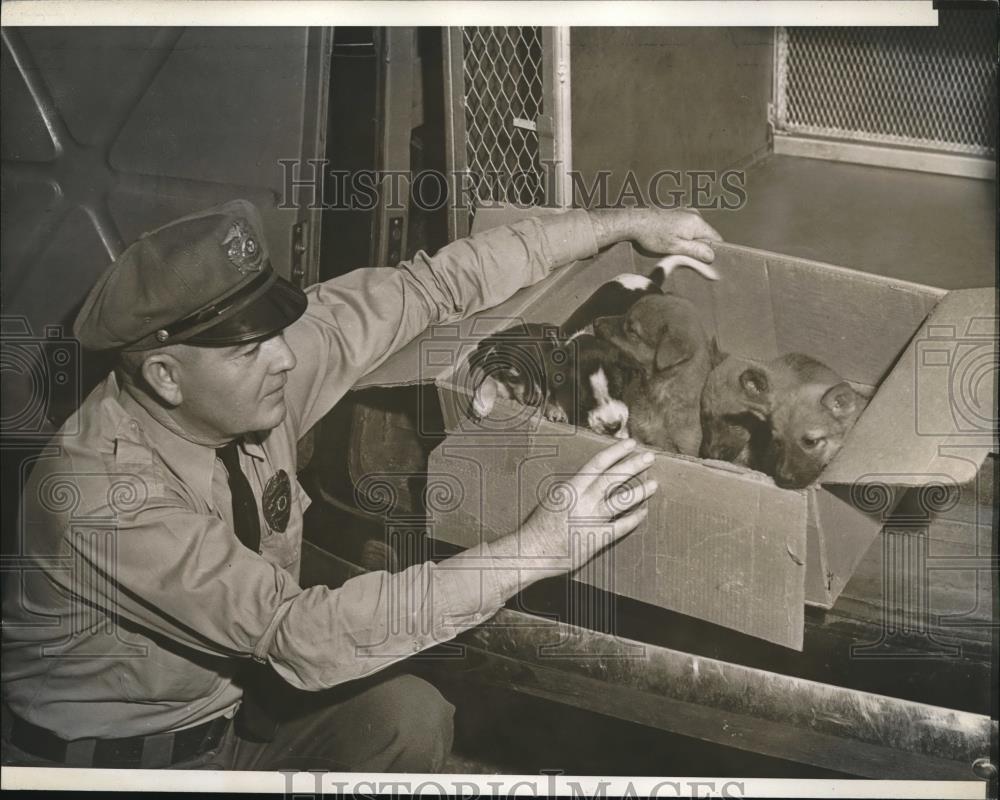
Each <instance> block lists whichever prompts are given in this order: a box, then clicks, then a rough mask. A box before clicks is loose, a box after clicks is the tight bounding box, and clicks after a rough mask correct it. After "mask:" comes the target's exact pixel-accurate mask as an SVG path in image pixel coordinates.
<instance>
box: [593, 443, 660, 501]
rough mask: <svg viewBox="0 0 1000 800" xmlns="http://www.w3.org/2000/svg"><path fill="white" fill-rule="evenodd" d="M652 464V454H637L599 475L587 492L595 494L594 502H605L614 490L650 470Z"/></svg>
mask: <svg viewBox="0 0 1000 800" xmlns="http://www.w3.org/2000/svg"><path fill="white" fill-rule="evenodd" d="M652 463H653V454H652V453H649V452H644V453H636V454H635V455H633V456H631V457H629V458H626V459H625V460H624V461H621V462H620V463H617V464H615V465H614V466H613V468H609V469H608V470H607V471H606V472H604V473H603V474H602V475H598V476H597V477H596V478H595V479H594V481H593V483H591V485H590V487H589V488H588V489H586V490H585V491H588V492H592V493H593V498H592V499H593V500H594V501H596V502H603V501H604V500H605V499H606V498H607V496H608V493H609V492H610V491H611V490H612V489H614V488H615V487H618V486H621V485H622V484H623V483H626V482H627V481H630V480H631V479H632V478H634V477H635V476H636V475H638V474H639V473H640V472H642V471H643V470H646V469H649V467H650V465H651V464H652ZM619 510H621V509H619Z"/></svg>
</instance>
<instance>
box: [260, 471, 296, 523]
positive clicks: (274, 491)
mask: <svg viewBox="0 0 1000 800" xmlns="http://www.w3.org/2000/svg"><path fill="white" fill-rule="evenodd" d="M261 504H262V505H263V506H264V520H265V521H266V522H267V526H268V527H269V528H270V529H271V530H272V531H274V532H275V533H284V532H285V528H287V527H288V518H289V516H291V513H292V484H291V481H289V480H288V473H287V472H285V471H284V470H283V469H279V470H278V471H277V472H276V473H275V474H274V475H272V476H271V479H270V480H269V481H268V482H267V486H265V487H264V496H263V497H262V498H261Z"/></svg>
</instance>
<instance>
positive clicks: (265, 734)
mask: <svg viewBox="0 0 1000 800" xmlns="http://www.w3.org/2000/svg"><path fill="white" fill-rule="evenodd" d="M215 454H216V455H217V456H218V458H219V460H220V461H221V462H222V464H223V466H225V468H226V472H228V473H229V493H230V494H231V495H232V498H233V529H234V530H235V531H236V536H237V538H238V539H239V540H240V541H241V542H242V543H243V544H244V546H246V547H247V549H249V550H251V551H253V552H254V553H258V552H260V518H259V517H258V516H257V499H256V498H255V497H254V496H253V489H251V488H250V481H248V480H247V476H246V475H244V474H243V470H242V469H241V468H240V454H239V451H238V450H237V449H236V441H235V440H234V441H232V442H230V443H229V444H227V445H226V446H225V447H220V448H219V449H218V450H216V451H215ZM240 677H241V678H242V683H243V702H242V703H241V704H240V712H239V714H237V715H236V731H237V733H238V734H239V735H240V736H241V737H243V738H244V739H250V740H251V741H255V742H270V741H271V740H272V739H274V734H275V731H276V730H277V727H278V723H277V720H275V718H274V716H273V715H272V714H271V712H270V711H269V710H268V709H267V708H266V707H265V706H264V705H263V701H264V699H265V698H266V697H267V696H268V689H267V685H268V683H269V681H270V670H268V669H266V668H265V667H264V666H262V665H261V664H256V663H254V662H252V661H251V662H250V663H248V664H246V665H245V666H244V667H243V669H242V670H241V676H240Z"/></svg>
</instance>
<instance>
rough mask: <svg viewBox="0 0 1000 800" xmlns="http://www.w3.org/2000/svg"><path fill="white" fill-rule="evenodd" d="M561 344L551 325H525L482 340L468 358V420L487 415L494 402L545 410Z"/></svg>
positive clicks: (559, 361) (559, 363) (559, 362)
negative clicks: (470, 398)
mask: <svg viewBox="0 0 1000 800" xmlns="http://www.w3.org/2000/svg"><path fill="white" fill-rule="evenodd" d="M561 343H562V337H561V335H560V331H559V328H558V327H557V326H555V325H549V324H542V323H534V322H525V323H520V324H517V325H513V326H511V327H510V328H507V329H506V330H502V331H499V332H497V333H494V334H492V335H490V336H487V337H486V338H485V339H483V340H482V341H481V342H480V343H479V345H478V346H477V347H476V349H475V351H473V353H472V354H471V355H470V356H469V380H470V382H471V385H472V404H471V408H470V416H471V417H472V418H473V419H476V420H481V419H484V418H485V417H488V416H489V415H490V412H491V411H492V410H493V406H494V405H495V403H496V401H497V399H498V398H504V399H508V400H516V401H517V402H518V403H521V404H522V405H526V406H546V405H547V404H548V402H549V396H550V387H551V386H552V384H553V383H554V382H555V381H556V377H555V375H554V373H555V372H556V371H559V370H561V368H562V365H563V364H564V362H565V358H564V357H560V356H556V355H555V353H556V351H557V350H559V348H560V346H561Z"/></svg>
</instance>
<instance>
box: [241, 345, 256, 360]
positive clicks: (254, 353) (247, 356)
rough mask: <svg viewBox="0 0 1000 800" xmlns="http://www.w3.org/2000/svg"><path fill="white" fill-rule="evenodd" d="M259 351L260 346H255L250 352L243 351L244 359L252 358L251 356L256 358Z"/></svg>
mask: <svg viewBox="0 0 1000 800" xmlns="http://www.w3.org/2000/svg"><path fill="white" fill-rule="evenodd" d="M258 350H260V345H259V344H255V345H254V346H253V347H251V348H250V349H249V350H245V351H243V357H244V358H250V357H251V356H255V355H257V351H258Z"/></svg>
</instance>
